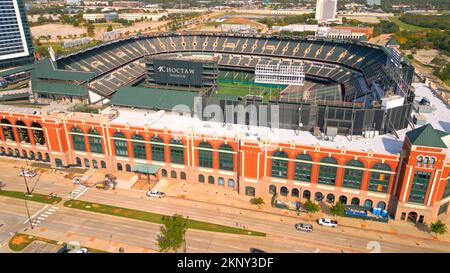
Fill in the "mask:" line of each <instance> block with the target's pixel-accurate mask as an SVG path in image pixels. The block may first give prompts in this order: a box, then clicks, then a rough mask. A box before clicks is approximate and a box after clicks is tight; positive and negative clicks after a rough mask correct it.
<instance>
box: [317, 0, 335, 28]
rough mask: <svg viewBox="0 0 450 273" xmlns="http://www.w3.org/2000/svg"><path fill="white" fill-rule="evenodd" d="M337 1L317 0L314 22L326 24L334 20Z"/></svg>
mask: <svg viewBox="0 0 450 273" xmlns="http://www.w3.org/2000/svg"><path fill="white" fill-rule="evenodd" d="M336 12H337V0H317V6H316V20H317V21H319V23H320V22H327V21H330V20H334V19H336Z"/></svg>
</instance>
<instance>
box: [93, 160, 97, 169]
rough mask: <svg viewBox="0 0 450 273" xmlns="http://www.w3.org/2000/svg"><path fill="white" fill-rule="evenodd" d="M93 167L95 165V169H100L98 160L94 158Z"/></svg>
mask: <svg viewBox="0 0 450 273" xmlns="http://www.w3.org/2000/svg"><path fill="white" fill-rule="evenodd" d="M92 167H94V169H98V163H97V160H95V159H93V160H92Z"/></svg>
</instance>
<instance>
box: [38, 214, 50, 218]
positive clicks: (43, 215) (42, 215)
mask: <svg viewBox="0 0 450 273" xmlns="http://www.w3.org/2000/svg"><path fill="white" fill-rule="evenodd" d="M41 217H45V218H47V217H48V215H45V214H41ZM38 219H39V218H38Z"/></svg>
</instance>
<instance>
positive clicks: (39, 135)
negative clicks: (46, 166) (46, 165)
mask: <svg viewBox="0 0 450 273" xmlns="http://www.w3.org/2000/svg"><path fill="white" fill-rule="evenodd" d="M31 127H33V128H32V131H33V137H34V142H35V143H36V144H39V145H45V137H44V130H43V129H42V126H41V125H40V124H39V123H37V122H33V123H31ZM49 160H50V159H49Z"/></svg>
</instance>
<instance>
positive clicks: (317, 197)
mask: <svg viewBox="0 0 450 273" xmlns="http://www.w3.org/2000/svg"><path fill="white" fill-rule="evenodd" d="M314 200H315V201H317V202H321V201H322V200H323V194H322V193H321V192H316V194H314Z"/></svg>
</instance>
